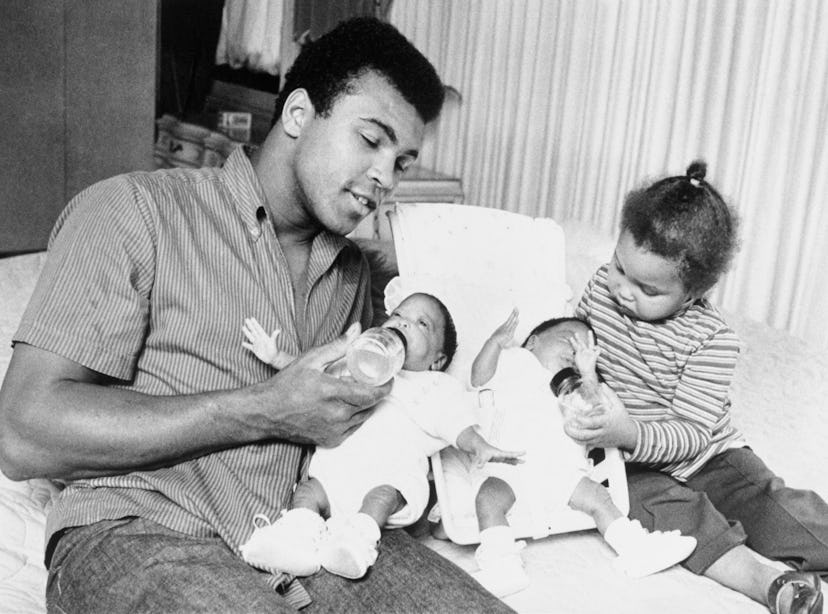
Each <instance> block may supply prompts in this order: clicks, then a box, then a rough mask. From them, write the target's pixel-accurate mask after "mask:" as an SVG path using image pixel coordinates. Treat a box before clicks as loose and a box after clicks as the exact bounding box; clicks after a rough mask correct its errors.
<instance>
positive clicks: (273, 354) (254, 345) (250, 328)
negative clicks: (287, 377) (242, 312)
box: [242, 318, 294, 369]
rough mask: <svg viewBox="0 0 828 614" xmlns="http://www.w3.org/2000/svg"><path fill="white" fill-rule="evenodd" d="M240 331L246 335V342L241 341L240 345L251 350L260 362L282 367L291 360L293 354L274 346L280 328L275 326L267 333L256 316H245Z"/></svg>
mask: <svg viewBox="0 0 828 614" xmlns="http://www.w3.org/2000/svg"><path fill="white" fill-rule="evenodd" d="M242 331H243V332H244V336H245V337H247V343H245V342H244V341H242V347H243V348H245V349H247V350H250V351H251V352H253V353H254V354H255V355H256V358H258V359H259V360H261V361H262V362H266V363H267V364H269V365H271V366H273V367H274V368H276V369H284V368H285V367H286V366H288V365H289V364H290V363H291V362H293V358H294V357H293V356H291V355H290V354H288V353H287V352H283V351H282V350H280V349H279V348H277V347H276V337H277V336H279V333H281V332H282V331H281V329H278V328H277V329H276V330H274V331H273V332H272V333H271V334H270V335H268V334H267V333H266V332H265V330H264V328H262V325H261V324H259V321H258V320H256V318H245V320H244V326H243V327H242Z"/></svg>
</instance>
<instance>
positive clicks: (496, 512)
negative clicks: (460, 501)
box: [474, 477, 515, 531]
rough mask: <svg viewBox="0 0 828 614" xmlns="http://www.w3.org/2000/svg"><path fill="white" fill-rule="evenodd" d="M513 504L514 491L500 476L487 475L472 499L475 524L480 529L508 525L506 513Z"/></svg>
mask: <svg viewBox="0 0 828 614" xmlns="http://www.w3.org/2000/svg"><path fill="white" fill-rule="evenodd" d="M514 504H515V491H513V490H512V487H511V486H509V485H508V484H507V483H506V482H504V481H503V480H501V479H500V478H495V477H488V478H486V481H485V482H483V484H481V485H480V490H478V491H477V497H475V500H474V507H475V511H476V512H477V525H478V527H479V528H480V530H481V531H483V530H484V529H488V528H490V527H503V526H508V524H509V522H508V521H507V520H506V514H507V513H509V510H510V509H512V506H513V505H514Z"/></svg>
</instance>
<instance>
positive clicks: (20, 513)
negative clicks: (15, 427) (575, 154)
mask: <svg viewBox="0 0 828 614" xmlns="http://www.w3.org/2000/svg"><path fill="white" fill-rule="evenodd" d="M561 227H562V229H563V233H564V237H565V256H564V257H565V276H566V282H567V284H568V285H569V286H570V287H571V289H572V294H573V296H578V295H579V293H580V290H581V289H582V288H583V287H584V285H585V284H586V281H587V279H588V277H589V275H590V274H591V273H592V272H593V271H594V269H595V268H597V266H598V265H599V264H601V263H602V262H603V261H605V260H606V259H607V258H608V256H609V254H610V253H611V251H612V248H613V245H614V243H613V239H612V237H611V236H607V235H606V234H603V233H600V232H596V231H595V230H594V229H592V228H591V227H590V226H588V225H586V224H583V223H579V222H562V223H561ZM360 243H361V245H362V247H363V249H364V251H365V253H366V255H367V256H368V258H369V262H371V263H372V274H373V276H374V279H375V280H376V288H375V296H374V300H375V301H376V303H377V304H378V305H382V304H383V299H384V297H383V293H382V292H381V291H380V289H381V288H384V287H385V284H387V283H388V281H389V279H390V278H392V277H393V276H394V275H396V273H397V257H396V256H397V254H396V249H395V246H394V244H393V242H392V241H390V240H372V239H363V240H360ZM44 260H45V255H44V254H43V253H34V254H27V255H23V256H14V257H8V258H2V259H0V378H2V375H3V374H4V373H5V370H6V367H7V366H8V361H9V358H10V355H11V347H10V343H9V340H10V339H11V336H12V335H13V333H14V331H15V329H16V327H17V323H18V321H19V319H20V317H21V315H22V311H23V308H24V307H25V304H26V302H27V300H28V297H29V295H30V294H31V292H32V289H33V287H34V282H35V280H36V277H37V275H38V273H39V271H40V269H41V267H42V265H43V262H44ZM727 315H728V317H729V321H730V322H731V324H732V325H733V327H734V328H735V329H736V331H737V332H738V333H739V334H740V336H741V339H742V342H743V353H742V357H741V359H740V364H739V367H738V371H737V376H736V380H735V382H734V387H733V397H734V412H733V413H734V420H735V422H736V424H737V425H738V426H739V427H740V428H741V429H742V430H743V431H744V432H745V433H746V435H747V438H748V441H749V442H750V443H751V445H752V446H753V448H754V449H755V450H756V452H757V453H758V454H759V455H760V456H761V457H762V458H763V459H764V460H765V461H766V462H767V463H768V465H769V466H770V467H772V468H773V469H774V470H775V471H776V472H777V473H778V474H779V475H781V476H783V477H784V478H785V479H786V480H787V482H788V483H789V484H791V485H792V486H797V487H807V488H811V489H812V490H816V491H817V492H818V493H819V494H821V495H822V497H824V498H828V476H826V473H825V471H826V468H828V467H826V465H828V452H826V443H828V441H827V440H828V437H826V433H828V427H826V426H825V422H824V421H823V420H822V416H821V414H822V410H823V407H824V404H825V399H827V398H828V353H826V352H824V351H821V350H819V349H818V348H815V347H812V346H810V345H809V344H808V343H807V342H806V341H803V340H800V339H796V338H794V337H791V336H790V335H788V334H786V333H784V332H782V331H778V330H773V329H770V328H769V327H767V326H764V325H762V324H759V323H756V322H752V321H750V320H748V319H746V318H744V317H742V316H740V315H739V314H727ZM55 492H56V489H55V487H54V486H53V485H52V484H51V483H50V482H48V481H45V480H32V481H28V482H12V481H10V480H8V479H6V478H5V477H4V476H2V475H0V611H2V612H14V613H18V612H19V613H24V614H30V613H31V614H34V613H42V612H44V611H45V604H44V587H45V582H46V570H45V569H44V568H43V563H42V554H43V530H44V522H45V513H46V510H47V509H48V505H49V501H50V499H51V497H52V496H53V495H54V493H55ZM419 538H420V539H422V540H423V541H424V543H426V544H427V545H428V546H429V547H431V548H433V549H434V550H436V551H437V552H439V553H441V554H442V555H444V556H446V557H447V558H449V559H451V560H452V561H454V562H456V563H457V564H458V565H459V566H460V567H462V568H463V569H465V570H467V571H469V572H473V571H474V570H475V569H476V564H475V562H474V549H475V545H474V544H466V545H457V544H454V543H452V542H450V541H446V540H440V539H436V538H434V537H431V536H430V535H429V534H428V533H427V532H425V534H422V535H420V537H419ZM523 558H524V560H525V562H526V567H527V571H528V573H529V576H530V578H531V580H532V583H531V585H530V587H529V588H528V589H527V590H524V591H522V592H520V593H517V594H515V595H512V596H509V597H507V598H506V599H505V601H506V602H507V603H508V604H509V605H510V606H512V607H513V608H515V609H516V610H517V611H519V612H532V613H535V612H537V613H541V612H559V613H567V612H573V613H576V612H577V613H592V612H595V613H598V612H601V613H603V612H615V613H625V612H630V613H633V612H635V613H636V614H642V613H647V612H653V613H655V612H658V613H661V612H671V613H675V614H682V613H688V614H689V613H694V614H709V613H711V612H716V613H723V614H729V613H743V614H751V613H757V614H758V613H763V612H767V609H766V608H764V607H763V606H761V605H759V604H757V603H754V602H752V601H750V600H749V599H747V598H746V597H743V596H741V595H739V594H737V593H735V592H733V591H730V590H728V589H725V588H722V587H721V586H719V585H717V584H715V583H714V582H712V581H709V580H707V579H705V578H702V577H698V576H694V575H693V574H691V573H689V572H687V571H685V570H684V569H681V568H677V567H676V568H672V569H670V570H667V571H666V572H663V573H660V574H657V575H655V576H650V577H647V578H643V579H638V580H630V579H628V578H626V577H625V576H622V575H619V574H618V573H617V572H616V571H615V570H614V569H613V567H612V565H611V560H612V555H611V553H610V551H609V548H608V547H607V546H605V545H604V543H603V541H602V540H601V538H600V537H599V535H598V534H597V532H596V531H595V530H579V531H574V532H566V533H559V534H555V535H550V536H548V537H545V538H543V539H537V540H529V544H528V545H527V548H526V549H525V551H524V553H523ZM824 590H828V587H824Z"/></svg>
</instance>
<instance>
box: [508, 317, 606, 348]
mask: <svg viewBox="0 0 828 614" xmlns="http://www.w3.org/2000/svg"><path fill="white" fill-rule="evenodd" d="M566 322H577V323H578V324H583V325H584V326H585V327H586V328H587V330H592V327H591V326H590V325H589V323H588V322H585V321H584V320H582V319H580V318H573V317H562V318H550V319H549V320H544V321H543V322H541V323H540V324H538V325H537V326H536V327H535V328H533V329H532V330H531V332H530V333H529V334H528V335H526V339H524V340H523V344H522V345H521V347H526V342H527V341H529V338H530V337H531V336H532V335H540V334H542V333H545V332H546V331H548V330H549V329H550V328H555V327H556V326H559V325H561V324H565V323H566Z"/></svg>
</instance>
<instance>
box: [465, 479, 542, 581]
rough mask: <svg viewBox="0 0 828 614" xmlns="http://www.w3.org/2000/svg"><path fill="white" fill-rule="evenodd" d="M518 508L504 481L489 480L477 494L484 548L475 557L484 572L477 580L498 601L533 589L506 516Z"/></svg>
mask: <svg viewBox="0 0 828 614" xmlns="http://www.w3.org/2000/svg"><path fill="white" fill-rule="evenodd" d="M514 504H515V491H514V490H512V487H511V486H509V484H507V483H506V482H505V481H504V480H501V479H500V478H496V477H492V476H490V477H488V478H486V481H485V482H483V484H481V485H480V490H478V491H477V497H475V500H474V505H475V509H476V511H477V525H478V527H479V528H480V546H479V547H478V548H477V550H476V551H475V553H474V557H475V559H476V560H477V565H478V567H480V571H479V572H477V573H476V574H474V577H475V578H476V579H477V581H478V582H480V583H481V584H482V585H483V586H485V587H486V588H487V589H488V590H489V591H491V592H492V593H494V594H495V595H497V596H498V597H505V596H506V595H510V594H512V593H516V592H518V591H521V590H523V589H524V588H526V587H527V586H528V585H529V576H527V575H526V571H524V569H523V561H522V560H521V558H520V554H519V553H520V551H521V549H522V548H523V547H524V546H525V545H526V544H525V543H524V542H516V541H515V536H514V533H513V532H512V527H510V526H509V522H508V520H506V514H507V513H509V510H510V509H512V506H513V505H514Z"/></svg>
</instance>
